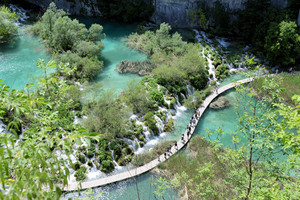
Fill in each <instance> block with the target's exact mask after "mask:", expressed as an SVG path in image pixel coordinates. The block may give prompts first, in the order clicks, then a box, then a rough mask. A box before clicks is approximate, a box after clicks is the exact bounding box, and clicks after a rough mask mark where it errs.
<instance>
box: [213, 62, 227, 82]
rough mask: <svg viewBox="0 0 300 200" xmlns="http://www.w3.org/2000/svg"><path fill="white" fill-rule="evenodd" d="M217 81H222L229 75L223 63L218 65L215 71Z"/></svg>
mask: <svg viewBox="0 0 300 200" xmlns="http://www.w3.org/2000/svg"><path fill="white" fill-rule="evenodd" d="M215 75H216V78H217V79H218V80H220V79H224V78H226V77H227V76H228V75H229V66H228V65H227V64H225V63H223V64H221V65H219V66H218V67H217V69H216V71H215Z"/></svg>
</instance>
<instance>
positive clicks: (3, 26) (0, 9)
mask: <svg viewBox="0 0 300 200" xmlns="http://www.w3.org/2000/svg"><path fill="white" fill-rule="evenodd" d="M15 20H17V16H16V13H13V12H12V11H11V10H10V9H9V8H8V7H5V6H0V43H4V42H11V41H12V40H13V39H14V38H15V36H16V35H17V34H18V28H17V25H16V24H15V23H14V21H15Z"/></svg>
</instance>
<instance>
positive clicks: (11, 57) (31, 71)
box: [0, 26, 50, 89]
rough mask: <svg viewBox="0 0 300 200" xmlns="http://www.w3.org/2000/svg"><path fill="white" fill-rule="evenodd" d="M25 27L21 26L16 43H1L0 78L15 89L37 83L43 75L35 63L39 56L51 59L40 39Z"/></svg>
mask: <svg viewBox="0 0 300 200" xmlns="http://www.w3.org/2000/svg"><path fill="white" fill-rule="evenodd" d="M25 28H26V27H25V26H22V27H20V28H19V39H18V40H17V41H16V42H15V43H14V44H12V45H4V44H0V79H2V80H3V82H4V83H5V84H6V85H9V86H10V87H12V88H14V89H23V88H24V87H25V86H26V84H27V83H35V82H36V81H37V80H38V77H39V76H41V75H42V70H41V69H40V68H38V67H37V66H36V65H35V63H36V62H37V61H38V60H39V58H43V59H45V61H47V60H49V59H50V55H49V54H48V53H47V52H46V50H45V48H44V46H43V44H42V43H41V42H39V39H38V38H37V37H34V36H31V35H29V34H27V33H26V32H25Z"/></svg>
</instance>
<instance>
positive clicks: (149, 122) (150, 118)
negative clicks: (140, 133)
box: [144, 112, 159, 136]
mask: <svg viewBox="0 0 300 200" xmlns="http://www.w3.org/2000/svg"><path fill="white" fill-rule="evenodd" d="M144 121H145V125H146V126H148V128H149V129H150V130H152V132H153V134H154V135H156V136H157V135H158V134H159V130H158V127H157V126H156V120H155V118H154V114H153V112H148V113H146V114H145V115H144Z"/></svg>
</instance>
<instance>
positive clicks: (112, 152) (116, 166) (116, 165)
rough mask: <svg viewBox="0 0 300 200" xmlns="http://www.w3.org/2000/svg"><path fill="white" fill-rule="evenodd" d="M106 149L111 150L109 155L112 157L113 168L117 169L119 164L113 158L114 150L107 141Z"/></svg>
mask: <svg viewBox="0 0 300 200" xmlns="http://www.w3.org/2000/svg"><path fill="white" fill-rule="evenodd" d="M108 149H109V151H110V152H111V157H112V160H113V163H114V164H115V168H116V169H119V168H120V167H121V166H120V165H118V163H117V162H116V160H115V156H114V151H113V150H112V149H111V148H110V143H108Z"/></svg>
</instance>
